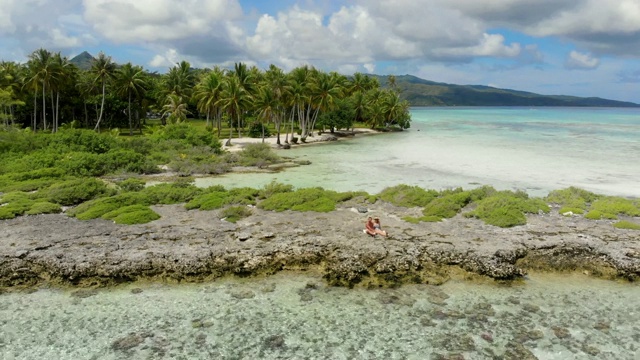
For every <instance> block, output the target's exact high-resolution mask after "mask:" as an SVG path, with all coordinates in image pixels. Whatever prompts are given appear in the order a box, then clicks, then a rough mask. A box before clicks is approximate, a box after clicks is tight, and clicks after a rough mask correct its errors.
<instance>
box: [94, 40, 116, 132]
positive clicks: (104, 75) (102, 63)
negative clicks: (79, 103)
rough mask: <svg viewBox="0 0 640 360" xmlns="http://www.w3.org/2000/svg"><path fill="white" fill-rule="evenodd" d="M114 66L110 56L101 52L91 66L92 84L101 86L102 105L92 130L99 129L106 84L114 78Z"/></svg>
mask: <svg viewBox="0 0 640 360" xmlns="http://www.w3.org/2000/svg"><path fill="white" fill-rule="evenodd" d="M115 69H116V64H115V63H113V61H111V56H107V55H105V54H104V53H103V52H100V54H98V58H97V59H95V60H94V61H93V63H92V64H91V73H92V74H93V76H94V82H96V83H100V84H101V85H102V103H101V105H100V115H99V116H98V121H97V122H96V127H95V128H94V130H98V129H99V128H100V122H101V121H102V115H103V113H104V100H105V98H106V96H107V83H108V82H109V81H110V80H111V79H113V78H114V76H115Z"/></svg>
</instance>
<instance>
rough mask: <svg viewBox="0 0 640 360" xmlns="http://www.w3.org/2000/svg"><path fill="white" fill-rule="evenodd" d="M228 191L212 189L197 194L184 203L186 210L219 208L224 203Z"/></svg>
mask: <svg viewBox="0 0 640 360" xmlns="http://www.w3.org/2000/svg"><path fill="white" fill-rule="evenodd" d="M227 196H228V193H227V192H226V191H212V192H208V193H206V194H202V195H198V196H196V197H194V198H193V199H192V200H191V201H189V202H187V203H186V204H185V208H186V209H187V210H193V209H200V210H214V209H220V208H222V207H223V206H224V205H225V204H226V200H227Z"/></svg>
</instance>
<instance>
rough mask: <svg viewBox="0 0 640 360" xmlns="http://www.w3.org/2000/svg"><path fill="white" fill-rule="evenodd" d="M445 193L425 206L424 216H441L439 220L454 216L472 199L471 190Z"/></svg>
mask: <svg viewBox="0 0 640 360" xmlns="http://www.w3.org/2000/svg"><path fill="white" fill-rule="evenodd" d="M445 194H446V195H444V196H442V197H438V198H436V199H433V200H432V201H431V202H430V203H428V204H427V205H426V206H425V207H424V209H423V210H422V213H423V214H424V216H426V217H434V218H439V220H438V221H440V220H442V219H448V218H452V217H454V216H456V214H457V213H458V212H459V211H460V210H462V208H463V207H465V206H467V204H469V202H470V201H471V192H469V191H461V192H453V193H448V194H447V193H446V192H445Z"/></svg>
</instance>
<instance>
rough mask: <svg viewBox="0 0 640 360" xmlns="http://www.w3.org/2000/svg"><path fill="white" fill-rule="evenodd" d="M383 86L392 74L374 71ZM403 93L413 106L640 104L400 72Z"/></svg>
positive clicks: (604, 105)
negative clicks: (459, 82) (460, 82)
mask: <svg viewBox="0 0 640 360" xmlns="http://www.w3.org/2000/svg"><path fill="white" fill-rule="evenodd" d="M373 76H374V77H377V78H378V80H379V81H380V84H381V85H382V86H383V87H388V81H389V76H381V75H373ZM396 86H397V87H398V89H399V90H400V96H401V97H402V98H403V99H405V100H407V101H409V103H410V104H411V106H582V107H588V106H593V107H640V104H636V103H632V102H625V101H616V100H608V99H602V98H599V97H588V98H584V97H577V96H565V95H540V94H535V93H530V92H526V91H517V90H510V89H498V88H494V87H491V86H484V85H454V84H446V83H439V82H434V81H429V80H424V79H421V78H419V77H416V76H412V75H399V76H396Z"/></svg>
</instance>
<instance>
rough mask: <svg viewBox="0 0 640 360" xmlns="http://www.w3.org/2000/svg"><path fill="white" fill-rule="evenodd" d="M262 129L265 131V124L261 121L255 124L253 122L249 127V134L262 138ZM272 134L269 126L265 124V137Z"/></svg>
mask: <svg viewBox="0 0 640 360" xmlns="http://www.w3.org/2000/svg"><path fill="white" fill-rule="evenodd" d="M262 131H263V125H262V123H260V122H255V123H253V124H251V127H250V128H249V133H248V136H249V137H252V138H255V139H261V138H262V135H263V134H262ZM269 136H271V132H270V131H269V127H268V126H266V125H265V126H264V137H266V138H267V137H269Z"/></svg>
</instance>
